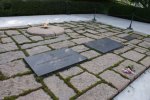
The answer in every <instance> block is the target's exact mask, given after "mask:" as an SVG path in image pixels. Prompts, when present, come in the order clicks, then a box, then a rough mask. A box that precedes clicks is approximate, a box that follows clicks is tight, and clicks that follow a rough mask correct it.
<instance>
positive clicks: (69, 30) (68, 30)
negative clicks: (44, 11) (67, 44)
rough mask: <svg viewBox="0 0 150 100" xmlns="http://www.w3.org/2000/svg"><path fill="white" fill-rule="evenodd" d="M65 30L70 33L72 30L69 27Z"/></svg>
mask: <svg viewBox="0 0 150 100" xmlns="http://www.w3.org/2000/svg"><path fill="white" fill-rule="evenodd" d="M65 32H66V33H70V32H73V30H71V29H66V30H65Z"/></svg>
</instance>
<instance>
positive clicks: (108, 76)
mask: <svg viewBox="0 0 150 100" xmlns="http://www.w3.org/2000/svg"><path fill="white" fill-rule="evenodd" d="M100 77H102V78H103V79H104V80H106V81H107V82H108V83H111V84H113V85H114V86H115V87H116V88H117V89H118V90H119V91H120V90H122V89H123V88H124V87H125V86H126V85H127V84H128V83H129V82H130V80H128V79H125V78H123V77H122V76H120V75H119V74H117V73H115V72H113V71H109V70H108V71H105V72H104V73H102V74H101V75H100Z"/></svg>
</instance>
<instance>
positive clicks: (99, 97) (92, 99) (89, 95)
mask: <svg viewBox="0 0 150 100" xmlns="http://www.w3.org/2000/svg"><path fill="white" fill-rule="evenodd" d="M116 93H117V90H116V89H114V88H112V87H110V86H108V85H106V84H103V83H102V84H100V85H97V86H96V87H94V88H92V89H91V90H89V91H87V92H86V93H85V94H83V95H81V96H80V97H79V98H77V100H109V99H111V98H112V97H113V96H114V95H115V94H116Z"/></svg>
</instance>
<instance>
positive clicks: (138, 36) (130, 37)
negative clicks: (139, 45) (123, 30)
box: [123, 34, 143, 41]
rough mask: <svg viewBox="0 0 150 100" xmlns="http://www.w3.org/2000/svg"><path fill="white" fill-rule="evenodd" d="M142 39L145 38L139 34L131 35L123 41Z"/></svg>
mask: <svg viewBox="0 0 150 100" xmlns="http://www.w3.org/2000/svg"><path fill="white" fill-rule="evenodd" d="M142 38H143V37H142V36H141V35H138V34H131V35H128V36H125V37H123V39H125V40H128V41H131V40H133V39H142Z"/></svg>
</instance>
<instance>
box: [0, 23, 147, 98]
mask: <svg viewBox="0 0 150 100" xmlns="http://www.w3.org/2000/svg"><path fill="white" fill-rule="evenodd" d="M52 25H56V26H61V27H63V28H65V34H63V35H60V36H57V37H41V36H33V35H30V34H28V33H26V30H27V29H26V28H22V29H13V30H12V29H6V30H0V99H2V100H3V99H4V98H5V99H7V100H8V99H12V98H14V99H16V100H58V99H59V100H69V99H71V100H108V99H112V98H113V97H114V96H115V95H116V94H117V93H119V92H120V91H121V90H123V89H124V88H125V87H126V86H127V85H128V84H129V83H130V82H132V81H133V80H134V79H135V78H137V77H138V76H139V75H140V74H141V73H142V72H143V71H145V70H146V69H147V68H149V67H150V37H149V36H145V35H144V34H143V35H142V34H139V33H136V32H133V31H130V30H124V29H119V28H115V27H112V26H109V25H104V24H102V23H96V22H65V23H53V24H52ZM126 36H132V37H134V38H132V39H131V40H130V39H126V38H127V37H126ZM102 38H110V39H112V40H115V41H118V42H120V43H122V44H123V45H124V47H122V48H119V49H116V50H114V51H112V52H109V53H106V54H103V53H100V52H98V51H95V50H93V49H91V48H89V47H87V46H86V45H84V43H87V42H90V41H93V40H97V39H102ZM64 47H68V48H71V49H72V50H74V51H76V52H78V53H80V54H81V55H83V56H85V57H87V58H88V60H86V61H84V62H82V63H78V64H76V65H73V66H72V67H71V68H68V69H64V70H62V71H57V72H54V73H52V74H49V75H46V76H43V77H38V76H36V75H35V74H34V73H33V71H32V70H31V69H30V68H29V66H28V65H27V64H26V63H25V62H24V60H23V58H25V57H27V56H29V55H35V54H39V53H43V52H46V51H52V50H55V49H60V48H64ZM128 66H132V67H133V69H134V70H135V73H134V74H126V73H124V72H123V69H125V68H126V67H128Z"/></svg>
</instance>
